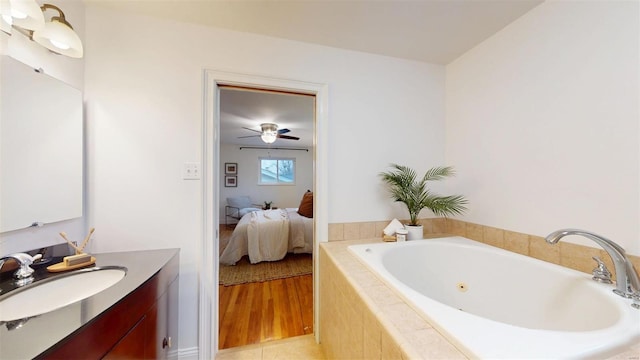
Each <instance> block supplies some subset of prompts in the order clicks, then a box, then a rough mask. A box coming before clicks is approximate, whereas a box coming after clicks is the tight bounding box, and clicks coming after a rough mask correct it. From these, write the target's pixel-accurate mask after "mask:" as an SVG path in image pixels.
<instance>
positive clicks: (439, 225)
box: [431, 218, 447, 234]
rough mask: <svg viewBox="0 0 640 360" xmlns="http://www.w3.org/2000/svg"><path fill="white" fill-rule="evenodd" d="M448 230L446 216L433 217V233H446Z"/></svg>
mask: <svg viewBox="0 0 640 360" xmlns="http://www.w3.org/2000/svg"><path fill="white" fill-rule="evenodd" d="M446 232H447V223H446V219H444V218H435V219H431V233H432V234H444V233H446Z"/></svg>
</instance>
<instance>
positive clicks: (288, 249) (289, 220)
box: [220, 208, 313, 265]
mask: <svg viewBox="0 0 640 360" xmlns="http://www.w3.org/2000/svg"><path fill="white" fill-rule="evenodd" d="M312 252H313V218H309V217H305V216H302V215H300V214H299V213H298V209H297V208H287V209H274V210H258V211H252V212H249V213H247V214H246V215H244V216H243V217H242V218H241V219H240V221H239V222H238V224H237V225H236V228H235V229H234V230H233V234H232V235H231V238H230V239H229V243H228V244H227V246H226V247H225V249H224V250H223V251H222V254H220V264H223V265H235V264H236V262H238V260H240V259H241V258H242V257H243V256H245V255H248V256H249V261H250V262H251V263H252V264H256V263H259V262H261V261H278V260H282V259H283V258H284V257H285V256H286V255H287V253H295V254H300V253H309V254H311V253H312Z"/></svg>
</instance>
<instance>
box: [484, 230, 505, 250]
mask: <svg viewBox="0 0 640 360" xmlns="http://www.w3.org/2000/svg"><path fill="white" fill-rule="evenodd" d="M482 238H483V241H484V243H485V244H489V245H492V246H496V247H499V248H504V230H502V229H498V228H494V227H490V226H483V228H482Z"/></svg>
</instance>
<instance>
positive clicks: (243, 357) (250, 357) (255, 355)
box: [215, 346, 262, 360]
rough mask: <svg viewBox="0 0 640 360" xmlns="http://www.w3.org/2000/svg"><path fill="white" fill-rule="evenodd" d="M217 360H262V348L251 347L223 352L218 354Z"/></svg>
mask: <svg viewBox="0 0 640 360" xmlns="http://www.w3.org/2000/svg"><path fill="white" fill-rule="evenodd" d="M215 358H216V360H256V359H258V360H260V359H262V347H261V346H251V347H248V348H245V347H240V348H235V349H225V350H221V351H219V352H218V353H217V354H216V357H215Z"/></svg>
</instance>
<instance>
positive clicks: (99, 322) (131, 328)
mask: <svg viewBox="0 0 640 360" xmlns="http://www.w3.org/2000/svg"><path fill="white" fill-rule="evenodd" d="M93 256H95V258H96V264H95V266H97V267H104V266H122V267H126V268H127V273H126V275H125V277H124V278H123V279H122V280H120V281H118V282H117V283H116V284H114V285H113V286H111V287H109V288H107V289H105V290H103V291H101V292H99V293H97V294H95V295H93V296H90V297H88V298H85V299H84V300H81V301H78V302H75V303H73V304H70V305H67V306H65V307H62V308H59V309H57V310H54V311H50V312H48V313H45V314H41V315H38V316H35V317H31V318H27V319H21V320H16V321H8V322H4V323H3V322H0V359H24V358H37V359H72V358H82V359H102V358H106V359H109V358H145V359H148V358H153V359H166V358H170V357H177V350H178V286H179V280H178V273H179V265H180V260H179V259H180V252H179V249H162V250H144V251H128V252H116V253H104V254H93ZM38 273H40V276H50V275H49V274H46V269H45V268H42V269H39V270H37V273H36V281H37V279H38ZM54 276H55V275H54ZM65 290H67V291H69V292H72V291H74V289H73V288H70V289H65ZM0 295H2V294H0ZM42 301H47V299H46V298H43V299H42Z"/></svg>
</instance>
